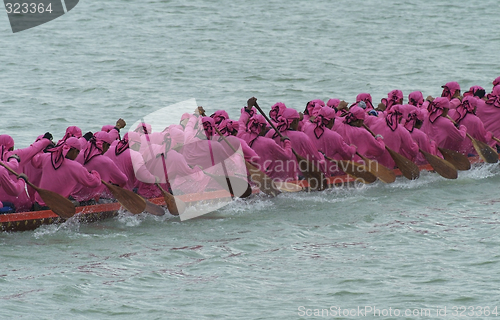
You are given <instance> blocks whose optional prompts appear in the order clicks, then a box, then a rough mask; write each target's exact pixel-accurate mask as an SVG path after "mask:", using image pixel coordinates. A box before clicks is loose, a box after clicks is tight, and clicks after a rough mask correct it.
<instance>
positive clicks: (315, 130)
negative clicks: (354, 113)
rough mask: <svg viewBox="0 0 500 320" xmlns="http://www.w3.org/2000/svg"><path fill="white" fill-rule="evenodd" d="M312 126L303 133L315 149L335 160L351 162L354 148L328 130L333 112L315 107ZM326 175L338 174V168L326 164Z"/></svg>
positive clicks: (329, 109)
mask: <svg viewBox="0 0 500 320" xmlns="http://www.w3.org/2000/svg"><path fill="white" fill-rule="evenodd" d="M313 114H315V116H313V117H312V118H311V119H310V120H312V125H309V126H307V127H305V128H304V133H305V134H306V135H307V136H308V137H309V139H311V141H312V142H313V144H314V146H315V147H316V149H318V150H319V151H321V152H322V153H324V154H325V155H326V156H328V157H329V158H333V159H335V160H351V159H352V157H353V156H354V154H355V153H356V146H353V145H351V146H350V145H348V144H347V143H346V142H345V141H344V139H343V138H342V136H341V135H340V134H338V133H337V132H335V131H332V130H330V129H331V128H332V127H333V124H334V122H335V110H334V109H331V108H321V107H315V108H314V110H313ZM327 168H328V171H327V173H328V175H330V176H332V175H335V174H338V173H339V171H338V166H336V165H333V163H331V162H328V163H327Z"/></svg>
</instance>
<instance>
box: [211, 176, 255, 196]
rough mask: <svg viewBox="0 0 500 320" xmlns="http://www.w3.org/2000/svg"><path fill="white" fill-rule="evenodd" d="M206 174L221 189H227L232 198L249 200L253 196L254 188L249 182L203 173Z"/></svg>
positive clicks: (232, 177) (233, 177)
mask: <svg viewBox="0 0 500 320" xmlns="http://www.w3.org/2000/svg"><path fill="white" fill-rule="evenodd" d="M203 173H204V174H206V175H207V176H209V177H211V178H212V179H214V180H215V181H216V182H217V183H218V184H219V185H220V186H221V187H223V188H224V189H226V191H227V192H229V193H230V194H231V196H238V195H240V196H238V197H239V198H247V197H249V196H250V195H251V194H252V188H251V187H250V185H249V184H248V181H246V180H244V179H242V178H238V177H235V176H218V175H215V174H211V173H208V172H206V171H203Z"/></svg>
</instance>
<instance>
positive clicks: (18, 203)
mask: <svg viewBox="0 0 500 320" xmlns="http://www.w3.org/2000/svg"><path fill="white" fill-rule="evenodd" d="M51 143H52V142H51V141H50V140H49V139H44V138H41V139H40V140H39V141H36V142H35V143H33V144H32V145H30V146H29V147H27V148H23V149H16V150H13V151H9V149H12V148H13V147H14V140H13V139H12V137H11V136H9V135H6V134H3V135H0V146H1V152H2V153H1V154H0V157H1V160H2V161H7V159H8V158H9V157H10V156H11V155H14V154H17V155H18V156H19V158H20V159H21V161H20V163H19V167H18V168H17V172H18V173H26V172H24V170H25V168H26V167H27V166H28V163H29V162H30V161H31V159H32V158H33V157H34V156H35V155H36V154H38V153H40V152H41V151H42V150H44V149H45V148H46V147H47V146H49V145H50V144H51ZM14 177H15V176H14V175H12V174H11V178H12V179H15V178H14ZM23 183H24V182H23ZM27 188H28V190H31V191H33V192H34V190H33V189H31V187H29V186H28V187H27ZM8 201H9V202H12V203H13V204H14V206H15V207H16V210H17V211H28V210H31V207H32V205H33V199H32V198H30V196H29V194H28V193H26V192H24V191H23V192H21V193H20V194H19V195H18V196H17V197H10V198H9V200H8Z"/></svg>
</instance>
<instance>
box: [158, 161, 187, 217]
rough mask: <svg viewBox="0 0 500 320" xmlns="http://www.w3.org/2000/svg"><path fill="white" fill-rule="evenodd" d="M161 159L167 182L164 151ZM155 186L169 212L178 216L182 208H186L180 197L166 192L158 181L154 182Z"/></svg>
mask: <svg viewBox="0 0 500 320" xmlns="http://www.w3.org/2000/svg"><path fill="white" fill-rule="evenodd" d="M161 161H162V165H163V174H164V175H165V181H166V182H167V183H169V180H168V174H167V163H166V162H165V154H164V153H162V154H161ZM156 186H157V187H158V188H160V191H161V192H162V194H163V198H164V199H165V204H166V205H167V209H168V211H169V212H170V214H172V215H174V216H178V215H179V214H180V213H183V212H184V210H186V204H185V203H184V202H183V201H182V200H181V199H179V198H177V197H175V196H174V195H173V194H170V193H169V192H167V191H166V190H165V189H163V188H162V187H161V186H160V185H159V184H158V183H157V184H156Z"/></svg>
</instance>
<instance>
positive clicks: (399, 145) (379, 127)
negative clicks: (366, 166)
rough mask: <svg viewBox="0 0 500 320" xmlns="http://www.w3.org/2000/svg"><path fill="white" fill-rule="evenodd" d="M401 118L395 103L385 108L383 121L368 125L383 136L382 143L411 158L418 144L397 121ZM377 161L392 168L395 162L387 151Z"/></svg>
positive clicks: (415, 152)
mask: <svg viewBox="0 0 500 320" xmlns="http://www.w3.org/2000/svg"><path fill="white" fill-rule="evenodd" d="M402 118H403V113H402V112H401V105H399V104H396V105H393V106H392V107H391V108H389V109H387V110H386V116H385V119H384V120H385V121H377V122H375V123H373V125H372V126H370V129H371V130H372V131H373V132H374V133H375V134H380V135H382V136H383V137H384V143H385V145H386V146H388V147H389V148H390V149H392V150H394V151H396V152H397V153H400V154H402V155H403V156H405V157H406V158H408V159H410V160H413V159H414V158H415V157H416V155H417V153H418V145H417V144H416V143H415V142H414V141H413V139H412V138H411V135H410V133H409V132H408V130H405V129H404V128H403V126H400V125H399V123H400V122H401V120H402ZM379 162H380V163H381V164H383V165H384V166H386V167H388V168H394V167H395V163H394V160H393V159H392V157H391V155H390V153H389V151H387V150H385V151H384V154H383V155H382V156H381V157H379Z"/></svg>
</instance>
